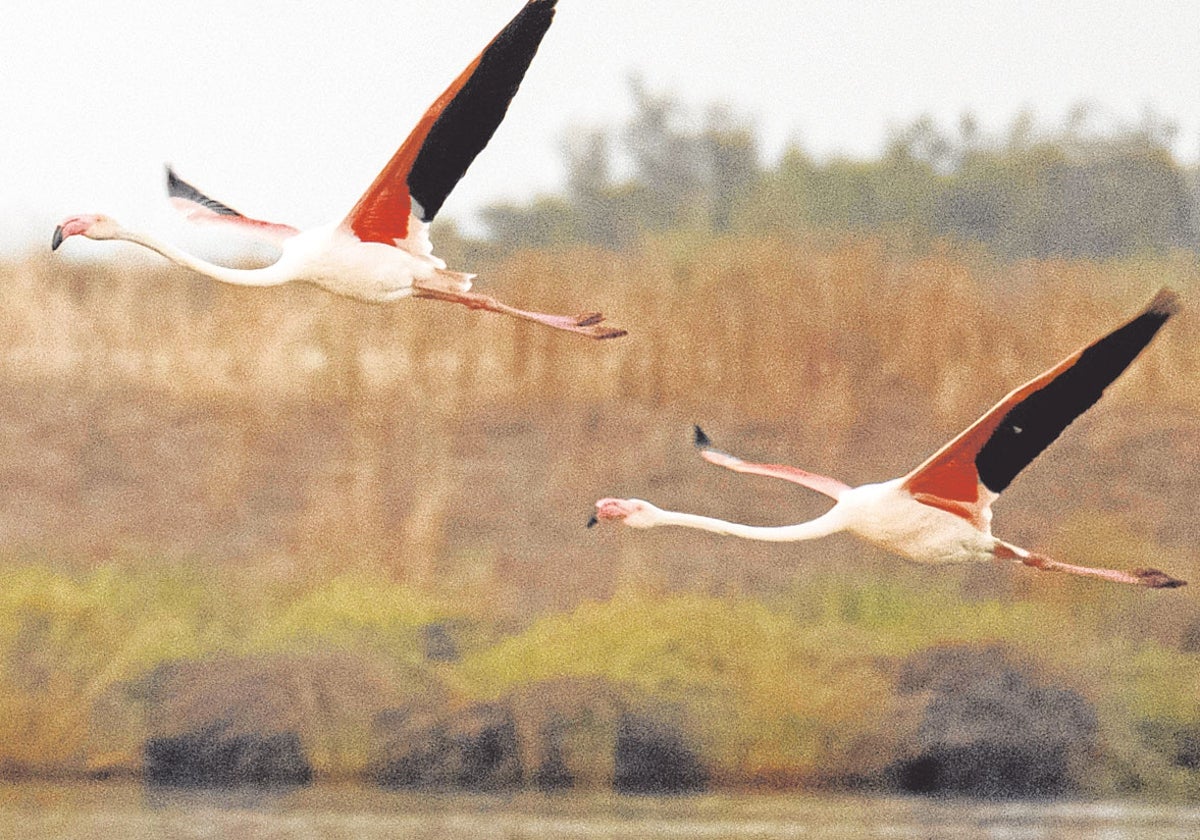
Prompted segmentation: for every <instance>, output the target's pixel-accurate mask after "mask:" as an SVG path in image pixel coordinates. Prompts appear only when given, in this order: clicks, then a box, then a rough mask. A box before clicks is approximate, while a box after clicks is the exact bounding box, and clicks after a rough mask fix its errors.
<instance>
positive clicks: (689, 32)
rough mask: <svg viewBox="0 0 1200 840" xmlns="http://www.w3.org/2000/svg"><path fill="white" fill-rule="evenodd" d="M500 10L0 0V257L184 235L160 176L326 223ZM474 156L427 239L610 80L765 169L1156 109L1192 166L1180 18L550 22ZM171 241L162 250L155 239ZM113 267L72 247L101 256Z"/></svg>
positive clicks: (936, 11) (751, 3)
mask: <svg viewBox="0 0 1200 840" xmlns="http://www.w3.org/2000/svg"><path fill="white" fill-rule="evenodd" d="M519 8H520V0H360V2H349V1H348V2H342V3H336V4H335V3H296V2H288V3H283V2H249V0H203V2H195V0H189V2H186V3H180V2H159V3H147V2H136V3H135V2H132V0H94V1H93V2H83V3H69V4H55V3H44V2H32V0H7V2H6V3H5V4H4V9H3V11H0V56H3V62H4V67H3V70H2V72H0V105H2V106H3V110H2V113H3V119H4V121H5V123H4V130H3V131H2V132H0V248H12V247H13V246H14V244H16V245H19V246H20V247H22V248H29V247H38V248H40V247H42V245H47V246H48V243H49V239H50V233H51V230H52V229H53V226H54V224H55V223H56V222H58V221H59V220H60V219H61V218H62V217H64V216H67V215H71V214H73V213H83V212H106V213H109V214H110V215H114V216H116V217H117V218H118V219H120V220H121V221H122V222H124V223H125V224H127V225H128V226H131V227H141V228H145V229H148V230H152V231H157V232H160V233H164V234H167V235H169V236H170V235H175V234H178V233H179V228H178V225H179V223H178V222H176V221H175V220H174V218H173V216H172V213H171V211H170V210H169V207H168V205H167V203H166V201H165V199H164V196H163V175H162V164H163V163H164V162H165V161H171V162H172V163H173V164H174V165H175V166H176V168H177V169H178V170H179V172H180V174H181V175H182V176H183V177H184V178H186V179H188V180H191V181H192V182H193V183H195V184H196V185H197V186H198V187H200V189H202V190H205V191H206V192H209V193H210V194H212V195H213V196H214V197H215V198H217V199H219V200H221V201H224V202H226V203H228V204H230V205H232V206H234V207H236V208H238V209H239V210H241V211H242V212H244V213H247V214H249V215H253V216H258V217H261V218H266V219H269V220H272V221H280V222H288V223H291V224H295V225H298V226H300V227H305V226H308V225H313V224H320V223H323V222H326V221H332V220H335V219H337V218H340V217H341V216H342V215H343V214H344V213H345V212H346V211H347V210H348V209H349V208H350V207H351V206H352V205H353V203H354V202H355V200H356V199H357V198H358V195H359V194H360V193H361V192H362V191H363V190H364V189H365V188H366V186H367V185H368V184H369V183H370V181H371V179H372V178H373V177H374V176H375V174H376V172H377V171H378V170H379V168H380V167H381V166H382V165H383V164H384V163H385V162H386V161H387V159H388V158H389V157H390V156H391V154H392V153H393V152H394V151H395V149H396V147H397V146H398V145H399V144H400V142H401V141H402V140H403V138H404V136H405V135H406V134H407V133H408V131H409V129H410V128H411V126H412V125H413V123H414V122H415V121H416V120H417V118H418V117H419V116H420V115H421V113H422V112H423V111H424V110H425V108H426V107H427V106H428V105H429V103H430V102H431V101H432V100H433V99H434V98H435V97H436V96H437V95H438V94H439V93H440V92H441V91H442V90H443V89H444V87H445V86H446V85H447V84H448V83H449V82H450V80H451V79H452V78H453V77H454V76H456V75H457V74H458V73H459V72H460V71H461V70H462V68H463V67H464V66H465V65H466V64H467V63H468V62H469V61H470V60H471V59H472V58H473V57H474V56H475V54H476V53H477V52H478V51H479V50H480V49H481V48H482V47H483V45H484V44H486V43H487V42H488V40H489V39H490V38H491V37H492V36H493V35H494V34H495V33H496V32H497V31H498V30H499V29H500V28H501V27H502V26H503V25H504V24H505V23H506V22H507V21H508V19H509V18H510V17H511V16H512V15H513V14H515V12H516V11H517V10H518V9H519ZM558 9H559V11H558V16H557V19H556V21H555V24H554V26H553V28H552V29H551V30H550V33H549V34H548V36H547V37H546V40H545V42H544V43H543V45H542V48H541V51H540V53H539V54H538V56H537V58H536V59H535V60H534V63H533V66H532V68H531V69H530V72H529V75H528V76H527V77H526V80H525V83H524V85H523V87H522V89H521V91H520V93H519V94H518V95H517V98H516V100H515V101H514V104H513V107H512V109H511V111H510V112H509V117H508V119H507V120H506V121H505V123H504V124H503V125H502V126H501V128H500V130H499V131H498V132H497V134H496V137H495V138H494V139H493V141H492V143H491V145H490V146H489V147H488V149H487V150H486V151H485V152H484V153H483V154H482V155H481V156H480V157H479V159H478V160H477V161H476V163H475V165H474V166H473V167H472V168H471V170H470V171H469V172H468V173H467V176H466V178H465V179H464V180H463V182H462V183H461V184H460V185H459V187H458V189H457V190H456V191H455V192H454V193H453V194H452V195H451V197H450V199H449V200H448V201H447V203H446V205H445V208H444V209H443V211H442V213H443V215H449V216H453V217H456V218H459V219H469V218H470V214H471V213H472V211H473V210H474V208H476V207H478V206H479V205H480V204H483V203H486V202H488V201H492V200H496V199H499V198H518V199H519V198H525V197H528V196H530V195H532V194H534V193H535V192H537V191H544V190H549V189H553V188H555V187H556V186H557V185H558V184H559V183H560V180H561V176H562V169H561V155H560V153H559V146H560V144H561V141H562V138H563V135H564V132H566V131H567V129H568V128H570V127H572V126H588V125H594V124H603V123H607V122H611V121H613V120H616V119H619V118H621V117H623V116H625V115H626V114H627V112H628V108H629V97H628V94H627V78H628V76H629V74H630V73H631V72H632V71H638V72H640V73H641V74H642V76H643V77H644V78H645V80H646V81H647V83H648V84H649V85H650V86H651V88H652V89H655V90H664V91H672V92H675V93H676V94H678V95H679V96H680V97H681V98H682V99H683V100H684V101H685V102H687V103H689V104H691V105H693V106H697V107H698V106H701V105H704V104H707V103H710V102H713V101H723V102H726V103H728V104H730V105H732V106H733V107H734V109H735V111H737V112H738V113H741V114H744V115H745V116H747V117H749V118H751V119H752V120H753V121H754V122H755V123H756V124H757V126H758V127H759V129H760V132H761V135H762V137H763V138H764V140H765V144H766V145H765V149H764V151H765V152H767V154H769V155H773V154H774V153H776V152H777V151H778V149H779V148H780V147H781V146H782V145H783V144H784V143H785V142H787V141H788V140H789V139H796V140H798V141H800V142H801V143H802V144H803V145H804V146H805V147H806V148H807V149H809V150H810V151H812V152H814V153H817V154H821V155H825V154H830V153H834V152H844V153H849V154H855V155H870V154H873V153H875V152H876V151H878V149H879V147H880V145H881V143H882V141H883V139H884V137H885V134H886V131H887V128H888V127H889V126H895V125H899V124H903V123H906V122H908V121H910V120H911V119H913V118H914V117H916V116H918V115H920V114H922V113H930V114H933V115H934V116H935V117H937V118H938V119H939V120H941V121H942V123H943V124H944V125H953V124H954V123H955V121H956V120H957V118H958V116H959V115H960V114H961V113H962V112H963V111H964V110H968V109H969V110H971V111H973V112H974V113H975V114H976V115H977V117H979V118H980V120H981V122H982V123H983V125H984V126H985V127H986V128H997V127H1000V126H1003V125H1006V124H1007V123H1008V122H1009V121H1010V120H1011V118H1012V117H1013V115H1014V114H1016V113H1017V111H1018V110H1020V109H1021V108H1026V107H1028V108H1031V109H1033V110H1034V112H1035V114H1037V115H1038V116H1039V117H1040V118H1041V119H1042V120H1043V121H1045V122H1047V123H1054V122H1057V121H1058V120H1060V119H1061V117H1062V116H1063V114H1064V113H1066V111H1067V110H1068V109H1069V108H1070V107H1071V106H1072V105H1073V104H1076V103H1078V102H1081V101H1089V102H1092V103H1094V104H1095V105H1096V106H1097V112H1098V114H1099V115H1100V118H1101V119H1102V120H1108V121H1126V122H1135V121H1137V120H1138V119H1139V118H1140V115H1141V114H1142V112H1143V110H1144V109H1146V108H1153V109H1154V110H1156V111H1157V112H1158V113H1160V114H1161V115H1163V116H1165V117H1167V118H1169V119H1171V120H1173V121H1174V122H1176V123H1177V124H1178V126H1179V128H1180V134H1179V140H1178V146H1177V151H1178V152H1179V154H1180V155H1181V156H1182V157H1183V158H1184V159H1185V160H1187V161H1190V162H1194V161H1196V160H1197V158H1198V156H1200V2H1197V0H1154V2H1142V1H1139V0H1008V2H990V1H989V2H980V0H967V2H950V0H937V1H935V0H914V2H899V0H896V1H895V2H888V1H887V0H867V2H840V1H839V2H833V1H832V0H829V1H828V2H827V1H826V0H686V1H685V0H679V2H674V0H672V2H666V0H560V3H559V7H558ZM176 238H177V237H176ZM108 244H110V243H96V244H95V245H93V244H92V243H88V245H89V246H92V247H99V246H103V245H108Z"/></svg>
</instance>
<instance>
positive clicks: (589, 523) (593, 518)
mask: <svg viewBox="0 0 1200 840" xmlns="http://www.w3.org/2000/svg"><path fill="white" fill-rule="evenodd" d="M599 524H600V520H599V519H597V518H596V514H594V513H593V514H592V515H591V518H589V519H588V521H587V526H588V527H589V528H592V527H594V526H596V525H599Z"/></svg>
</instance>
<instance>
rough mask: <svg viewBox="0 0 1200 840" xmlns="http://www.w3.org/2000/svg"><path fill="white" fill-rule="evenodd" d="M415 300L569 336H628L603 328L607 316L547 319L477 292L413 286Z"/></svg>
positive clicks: (612, 328) (590, 314) (589, 314)
mask: <svg viewBox="0 0 1200 840" xmlns="http://www.w3.org/2000/svg"><path fill="white" fill-rule="evenodd" d="M413 297H415V298H426V299H428V300H444V301H446V302H447V303H460V304H462V305H463V306H466V307H467V308H469V309H486V310H487V311H489V312H499V313H500V314H502V315H511V316H512V317H514V318H521V319H522V320H525V321H533V322H534V323H537V324H545V325H546V326H547V327H553V328H554V329H556V330H566V331H567V332H573V333H578V334H580V335H586V336H587V337H588V338H620V337H621V336H623V335H625V334H626V333H625V330H622V329H619V328H617V327H606V326H601V324H600V322H601V321H603V320H604V316H603V315H601V314H600V313H599V312H588V313H585V314H583V315H580V316H579V317H577V318H572V317H570V316H567V315H546V314H545V313H542V312H528V311H526V310H524V309H517V308H516V307H513V306H509V305H508V304H506V303H501V302H500V301H498V300H496V299H495V298H494V297H490V296H489V295H481V294H478V293H477V292H468V291H450V290H447V289H432V288H429V287H427V286H421V285H415V284H414V285H413Z"/></svg>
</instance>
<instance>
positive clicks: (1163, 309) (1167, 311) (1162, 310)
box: [1146, 288, 1180, 318]
mask: <svg viewBox="0 0 1200 840" xmlns="http://www.w3.org/2000/svg"><path fill="white" fill-rule="evenodd" d="M1179 308H1180V303H1179V293H1178V292H1177V291H1175V290H1174V289H1168V288H1162V289H1159V290H1158V294H1156V295H1155V296H1154V297H1153V299H1151V301H1150V303H1149V304H1148V305H1147V306H1146V311H1147V312H1150V313H1153V314H1155V315H1159V316H1161V317H1163V318H1170V317H1171V316H1172V315H1175V314H1176V313H1178V312H1179Z"/></svg>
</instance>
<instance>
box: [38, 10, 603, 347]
mask: <svg viewBox="0 0 1200 840" xmlns="http://www.w3.org/2000/svg"><path fill="white" fill-rule="evenodd" d="M556 3H557V0H528V2H527V3H526V4H525V6H524V8H522V9H521V11H520V12H519V13H517V15H516V17H514V18H513V19H512V21H510V22H509V24H508V25H507V26H506V27H505V28H504V29H503V30H502V31H501V32H500V34H499V35H497V36H496V37H495V39H493V40H492V42H491V43H490V44H489V45H488V46H487V47H486V48H485V49H484V50H483V52H482V53H480V54H479V56H478V57H477V58H476V59H475V60H474V61H473V62H471V64H470V66H468V67H467V69H466V70H464V71H463V73H462V74H461V75H460V76H459V77H458V78H457V79H455V80H454V82H452V83H451V85H450V87H449V88H447V89H446V91H445V92H444V93H443V94H442V95H441V96H440V97H438V99H437V101H436V102H434V103H433V105H431V106H430V107H429V110H427V111H426V112H425V115H424V116H423V117H421V120H420V121H419V122H418V123H417V126H416V128H414V129H413V130H412V133H411V134H409V135H408V138H407V139H406V140H405V141H404V143H403V145H401V146H400V149H399V150H398V151H397V152H396V154H395V155H393V156H392V159H391V160H390V161H389V162H388V164H387V166H385V167H384V169H383V171H382V172H380V173H379V175H378V176H377V177H376V178H375V182H374V183H373V184H371V186H370V187H369V188H368V189H367V191H366V192H365V193H364V194H363V196H362V197H361V198H360V199H359V200H358V203H357V204H355V205H354V207H353V209H351V210H350V213H349V215H348V216H346V218H344V219H343V220H341V221H340V222H337V223H335V224H331V225H326V226H324V227H319V228H314V229H311V230H307V231H299V230H297V229H296V228H293V227H291V226H289V225H283V224H276V223H273V222H264V221H260V220H258V219H252V218H250V217H248V216H245V215H243V214H241V213H239V212H238V211H236V210H234V209H233V208H231V207H229V206H228V205H226V204H222V203H221V202H219V201H216V200H215V199H212V198H209V197H208V196H207V195H205V194H204V193H202V192H200V191H199V190H198V189H196V188H195V187H193V186H192V185H191V184H189V183H187V182H186V181H184V180H182V179H181V178H179V176H177V175H176V174H175V173H174V172H173V171H171V169H170V167H168V168H167V192H168V195H169V196H170V198H171V201H172V203H173V204H174V205H175V206H176V207H177V208H178V209H180V210H181V211H182V212H183V213H184V214H185V215H186V216H187V218H189V219H190V220H191V221H194V222H199V223H216V224H224V225H228V226H230V227H232V228H237V229H240V230H242V231H244V232H245V233H247V234H250V235H252V236H255V237H257V238H258V239H260V240H265V241H266V242H268V243H270V244H271V245H274V246H276V247H278V248H279V249H280V255H279V258H278V259H277V260H276V261H275V262H274V263H272V264H271V265H269V266H266V267H265V268H256V269H238V268H229V267H226V266H222V265H216V264H213V263H210V262H207V261H206V260H202V259H199V258H198V257H195V256H193V255H191V254H188V253H186V252H185V251H182V250H180V249H178V248H176V247H174V246H173V245H170V244H167V243H164V242H159V241H157V240H155V239H153V238H152V237H150V236H147V235H146V234H144V233H139V232H137V231H132V230H128V229H126V228H123V227H122V226H121V225H119V224H118V223H117V222H116V221H115V220H113V219H112V218H110V217H108V216H103V215H95V214H93V215H82V216H72V217H70V218H68V219H66V220H65V221H63V223H62V224H61V225H59V226H58V227H57V228H56V229H55V231H54V238H53V241H52V243H51V248H52V249H53V250H57V249H58V247H59V246H60V245H61V244H62V243H63V242H64V241H65V240H66V239H67V238H69V237H71V236H75V235H77V234H79V235H83V236H86V237H88V238H89V239H123V240H126V241H128V242H134V243H136V244H138V245H142V246H143V247H146V248H149V249H151V250H152V251H157V252H158V253H159V254H161V255H162V256H164V257H166V258H167V259H169V260H171V261H172V262H175V263H178V264H180V265H182V266H185V267H187V268H190V269H192V270H194V271H198V272H200V273H201V274H204V275H207V276H208V277H211V278H213V279H214V280H219V281H221V282H223V283H233V284H236V285H239V286H278V285H280V284H282V283H289V282H293V281H304V282H308V283H313V284H315V285H317V286H321V287H322V288H324V289H327V290H329V291H330V292H333V293H335V294H340V295H345V296H347V297H351V298H356V299H358V300H362V301H366V302H368V303H388V302H390V301H394V300H398V299H400V298H405V297H415V298H428V299H432V300H442V301H446V302H449V303H458V304H462V305H464V306H467V307H469V308H471V309H486V310H490V311H492V312H500V313H502V314H504V315H510V316H512V317H515V318H521V319H524V320H528V321H535V322H537V323H539V324H545V325H546V326H549V327H553V328H555V329H559V330H567V331H569V332H574V333H579V334H581V335H585V336H588V337H590V338H617V337H619V336H622V335H624V334H625V331H624V330H621V329H616V328H614V327H608V326H604V325H602V324H601V321H603V320H604V317H603V316H602V315H600V314H599V313H586V314H584V315H580V316H578V317H569V316H562V315H547V314H544V313H541V312H529V311H526V310H523V309H517V308H515V307H512V306H508V305H507V304H504V303H501V302H500V301H498V300H496V299H495V298H492V297H490V296H487V295H482V294H478V293H476V292H472V291H471V280H472V278H473V277H474V275H473V274H464V273H462V272H457V271H448V270H447V269H446V263H445V262H443V261H442V260H440V259H438V258H437V257H435V256H434V255H433V251H432V247H431V245H430V242H429V223H430V222H431V221H432V220H433V218H434V216H436V215H437V212H438V210H440V209H441V206H442V203H443V202H444V201H445V200H446V197H447V196H448V195H449V194H450V191H451V190H452V189H454V185H455V184H457V183H458V181H459V179H460V178H462V176H463V174H464V173H465V172H466V171H467V167H469V166H470V165H471V162H472V161H473V160H474V159H475V157H476V155H478V154H479V153H480V152H481V151H482V150H483V148H484V146H486V145H487V143H488V141H489V140H490V139H491V138H492V135H493V134H494V133H495V131H496V128H497V127H498V126H499V125H500V121H501V120H502V119H504V115H505V113H506V112H507V110H508V106H509V103H510V102H511V101H512V98H513V96H515V95H516V92H517V88H518V87H519V86H520V84H521V80H522V79H523V78H524V76H525V71H526V70H527V69H528V67H529V64H530V62H532V61H533V56H534V54H535V53H536V52H537V49H538V46H539V44H541V41H542V37H543V36H544V35H545V34H546V31H547V30H548V29H549V28H550V23H551V21H552V20H553V18H554V7H555V4H556Z"/></svg>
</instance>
